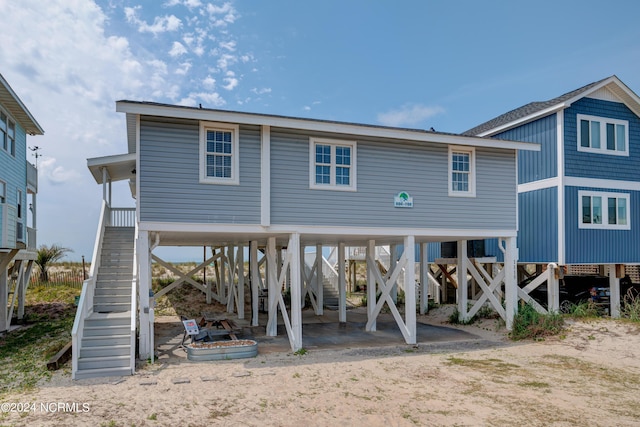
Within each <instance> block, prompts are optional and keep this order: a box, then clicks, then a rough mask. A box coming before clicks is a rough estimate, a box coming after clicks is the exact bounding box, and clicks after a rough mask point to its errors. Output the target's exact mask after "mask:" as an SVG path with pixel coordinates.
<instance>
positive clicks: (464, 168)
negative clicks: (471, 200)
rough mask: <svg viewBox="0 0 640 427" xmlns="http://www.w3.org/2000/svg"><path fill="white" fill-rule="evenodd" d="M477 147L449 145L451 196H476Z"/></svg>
mask: <svg viewBox="0 0 640 427" xmlns="http://www.w3.org/2000/svg"><path fill="white" fill-rule="evenodd" d="M475 157H476V156H475V149H474V148H469V147H453V146H450V147H449V196H454V197H475V196H476V160H475Z"/></svg>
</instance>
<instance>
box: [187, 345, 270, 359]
mask: <svg viewBox="0 0 640 427" xmlns="http://www.w3.org/2000/svg"><path fill="white" fill-rule="evenodd" d="M185 347H186V349H187V359H189V360H195V361H205V360H230V359H245V358H248V357H256V356H257V355H258V343H257V342H256V341H254V340H230V341H211V342H203V343H200V342H199V343H192V344H188V345H186V346H185Z"/></svg>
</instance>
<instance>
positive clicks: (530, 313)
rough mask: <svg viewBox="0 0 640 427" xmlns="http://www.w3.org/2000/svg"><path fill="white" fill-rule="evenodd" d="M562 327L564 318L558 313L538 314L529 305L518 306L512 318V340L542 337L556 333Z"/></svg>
mask: <svg viewBox="0 0 640 427" xmlns="http://www.w3.org/2000/svg"><path fill="white" fill-rule="evenodd" d="M563 329H564V319H563V317H562V316H561V315H560V314H557V313H551V314H540V313H538V312H537V311H536V310H535V309H534V308H533V307H532V306H531V305H529V304H526V305H522V306H520V309H519V310H518V313H517V314H516V315H515V317H514V319H513V329H512V330H511V332H510V334H509V337H510V338H511V339H512V340H515V341H517V340H522V339H543V338H544V337H547V336H552V335H558V334H559V333H560V332H562V330H563Z"/></svg>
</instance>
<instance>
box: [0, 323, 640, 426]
mask: <svg viewBox="0 0 640 427" xmlns="http://www.w3.org/2000/svg"><path fill="white" fill-rule="evenodd" d="M445 318H446V313H442V314H440V315H434V314H431V315H430V316H426V317H423V316H421V317H419V321H421V322H430V323H433V324H437V325H442V323H443V322H444V319H445ZM496 325H497V323H496V321H495V320H485V321H483V322H481V323H479V324H475V325H470V326H460V327H458V328H461V329H464V330H465V331H468V332H471V333H473V334H474V335H476V337H475V338H474V339H472V340H466V341H458V342H455V343H428V344H423V343H419V344H418V345H417V346H409V345H394V346H391V347H388V346H387V347H369V348H342V349H332V350H326V349H325V350H323V349H313V350H309V351H308V352H307V353H306V354H304V355H295V354H293V353H291V352H290V351H288V352H267V353H261V354H259V355H258V356H257V357H256V358H252V359H243V360H235V361H233V360H232V361H215V362H190V361H187V360H186V359H181V360H178V361H176V360H174V359H167V360H163V359H162V358H161V359H160V363H157V364H154V365H148V366H146V367H143V368H142V369H140V370H139V371H138V372H137V373H136V375H134V376H131V377H124V378H106V379H105V378H102V379H89V380H81V381H72V380H71V379H70V375H69V372H68V369H67V371H66V372H57V373H56V374H55V375H54V377H53V379H52V380H50V381H48V382H46V383H43V384H41V385H40V387H39V389H38V390H36V391H33V392H30V393H28V394H22V395H12V396H8V397H6V398H4V400H3V401H2V404H3V405H2V412H1V413H0V425H17V426H40V425H42V426H62V425H65V426H67V425H87V426H133V425H135V426H178V425H179V426H205V425H221V426H245V425H249V426H254V425H255V426H293V425H304V426H336V425H344V426H410V425H429V426H440V425H442V426H451V425H456V426H507V425H508V426H512V425H522V426H525V425H526V426H548V425H551V426H612V425H615V426H638V425H640V329H639V327H638V325H635V324H630V323H625V322H621V321H611V320H597V321H589V322H571V323H570V324H569V325H568V330H567V332H566V334H563V335H562V336H559V337H554V338H551V339H546V340H545V341H540V342H532V341H526V342H515V343H514V342H511V341H509V340H507V339H506V334H505V331H504V330H503V329H500V328H498V327H497V326H496ZM479 343H483V344H482V345H479ZM487 343H489V344H490V345H487ZM23 403H26V404H28V407H27V408H24V407H23V408H20V406H21V404H23ZM59 403H62V406H58V404H59ZM7 404H9V405H10V406H12V407H11V408H10V407H7ZM65 405H66V407H65ZM19 410H22V412H19Z"/></svg>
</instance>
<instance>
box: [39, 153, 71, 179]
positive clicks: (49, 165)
mask: <svg viewBox="0 0 640 427" xmlns="http://www.w3.org/2000/svg"><path fill="white" fill-rule="evenodd" d="M38 175H40V177H41V179H42V178H44V179H45V180H47V181H48V182H49V183H51V184H53V185H61V184H65V183H68V182H73V181H77V180H79V179H80V178H81V175H80V173H79V172H78V171H76V170H73V169H67V168H65V167H64V166H61V165H58V164H57V160H56V159H55V158H53V157H50V158H46V157H45V158H44V159H42V160H40V161H39V162H38Z"/></svg>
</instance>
